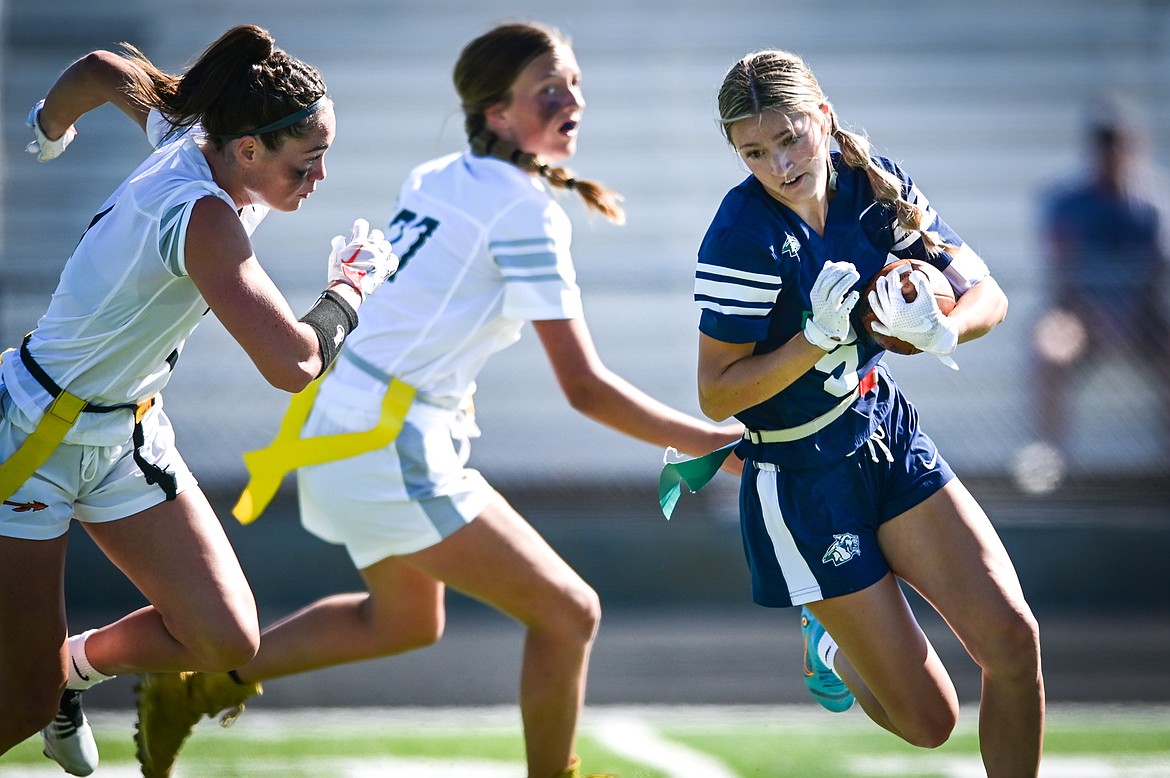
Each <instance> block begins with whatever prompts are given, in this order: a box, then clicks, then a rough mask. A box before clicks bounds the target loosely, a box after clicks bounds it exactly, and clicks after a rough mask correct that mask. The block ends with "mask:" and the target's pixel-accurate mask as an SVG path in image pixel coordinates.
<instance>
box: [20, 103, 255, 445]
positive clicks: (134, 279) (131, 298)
mask: <svg viewBox="0 0 1170 778" xmlns="http://www.w3.org/2000/svg"><path fill="white" fill-rule="evenodd" d="M166 128H167V125H166V124H165V123H164V122H162V121H161V117H159V116H158V115H157V113H152V115H151V118H150V122H149V124H148V137H149V138H150V140H151V142H152V143H153V144H159V143H161V144H162V145H161V146H160V147H159V148H158V149H157V150H156V151H155V152H154V153H153V154H152V155H151V156H150V157H148V158H147V159H146V160H145V161H144V162H143V163H142V164H141V165H140V166H139V167H138V169H137V170H135V171H134V173H133V174H132V175H131V176H130V177H129V178H127V179H126V180H125V181H124V182H123V183H122V185H121V186H119V187H118V189H117V190H116V191H115V192H114V193H113V194H112V195H111V196H110V198H109V199H108V200H107V201H106V202H105V204H103V206H102V207H101V209H100V210H99V212H98V214H97V215H96V216H94V218H93V220H92V221H91V222H90V225H89V227H88V228H87V229H86V231H85V234H84V235H83V236H82V238H81V240H80V241H79V242H78V244H77V247H76V248H75V249H74V251H73V254H72V256H70V257H69V261H68V262H67V263H66V264H65V269H64V270H63V271H62V274H61V279H60V281H59V283H58V286H57V289H56V291H55V292H54V293H53V298H52V300H51V301H50V303H49V308H48V310H47V311H46V313H45V315H44V316H42V317H41V319H40V321H39V322H37V328H36V331H35V332H34V333H33V335H32V338H31V340H30V341H29V350H30V351H31V353H32V354H33V356H34V358H35V359H36V361H37V363H38V364H39V365H40V366H41V368H42V369H44V371H45V372H46V373H47V374H48V375H49V376H50V377H51V378H52V379H53V381H54V382H56V384H57V385H58V386H60V387H62V388H65V389H67V390H68V391H69V392H71V393H72V394H74V395H76V396H78V397H81V398H82V399H85V400H88V401H90V402H93V403H96V404H98V405H117V404H120V403H126V402H135V401H137V400H140V399H142V398H145V397H149V396H150V395H153V394H156V393H158V392H159V390H161V389H162V388H163V386H165V385H166V383H167V381H168V379H169V378H170V372H171V364H169V363H168V357H170V356H171V355H172V354H177V352H179V351H180V350H181V349H182V347H183V344H184V342H185V341H186V339H187V337H188V336H189V335H190V334H191V331H192V330H194V329H195V326H196V325H197V324H198V323H199V321H200V319H201V318H202V316H203V315H204V314H205V313H206V312H207V303H206V302H204V300H203V297H202V295H200V293H199V290H198V289H197V288H196V287H195V284H194V282H193V281H192V280H191V279H190V277H189V276H188V275H187V268H186V257H185V256H184V248H185V244H186V236H187V225H188V222H189V220H190V217H191V210H192V208H193V206H194V204H195V202H196V201H197V200H199V199H201V198H203V197H207V196H213V197H219V198H220V199H222V200H223V201H224V202H226V203H228V204H229V205H231V206H232V208H233V209H235V207H236V206H235V203H234V202H233V201H232V199H231V197H230V196H229V195H228V193H227V192H225V191H224V190H223V189H222V188H220V187H219V185H218V184H216V183H215V181H214V179H213V178H212V174H211V168H210V167H209V166H208V164H207V161H206V159H204V157H203V154H202V152H201V151H200V149H199V146H198V145H197V143H196V140H195V137H196V136H197V134H198V128H196V131H195V132H187V133H184V134H180V135H179V136H178V137H176V138H173V139H170V140H168V139H167V138H166V137H165V136H164V131H165V129H166ZM267 212H268V208H266V207H262V206H261V207H250V208H247V209H245V210H244V211H243V212H241V214H240V219H241V222H242V223H243V225H244V228H245V229H246V230H247V232H248V234H249V235H250V234H251V233H252V231H253V230H254V229H255V228H256V226H257V225H258V224H259V223H260V221H261V220H262V219H263V218H264V216H265V215H267ZM172 361H173V360H172ZM0 377H2V380H3V383H4V387H5V388H6V389H7V390H8V392H9V394H10V395H11V397H12V400H13V401H14V402H15V405H16V409H17V410H18V411H19V413H18V414H15V415H14V416H13V418H12V421H13V423H15V424H17V425H18V426H21V427H24V428H26V431H29V432H31V431H32V429H33V428H34V427H35V425H36V423H37V421H39V419H40V416H41V413H42V410H43V409H44V408H45V407H47V405H48V402H49V397H48V394H47V393H46V392H45V391H44V389H42V388H41V386H40V385H39V384H38V383H37V381H36V379H35V378H33V377H32V376H31V375H30V374H29V373H28V371H27V370H26V369H25V367H24V365H23V363H22V361H21V359H20V357H19V356H18V355H17V354H15V353H14V354H10V355H9V356H7V357H6V358H5V359H4V361H3V363H0ZM21 416H23V417H24V418H23V419H22V418H21ZM130 416H131V415H130V414H125V413H104V414H99V413H86V414H82V416H81V417H80V418H79V419H78V421H77V424H76V425H75V426H74V428H73V429H72V430H71V431H70V432H69V434H68V435H67V436H66V438H65V440H66V442H68V443H84V444H88V445H117V444H118V443H122V442H124V441H125V440H126V439H127V438H128V437H129V435H130V432H131V427H132V421H133V420H132V419H131V418H130Z"/></svg>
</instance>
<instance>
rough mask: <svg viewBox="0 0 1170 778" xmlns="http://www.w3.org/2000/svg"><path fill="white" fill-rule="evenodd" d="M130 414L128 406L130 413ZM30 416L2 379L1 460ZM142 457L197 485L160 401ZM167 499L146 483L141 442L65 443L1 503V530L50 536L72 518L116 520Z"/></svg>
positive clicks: (147, 426) (183, 483)
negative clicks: (17, 406) (137, 457)
mask: <svg viewBox="0 0 1170 778" xmlns="http://www.w3.org/2000/svg"><path fill="white" fill-rule="evenodd" d="M127 413H129V411H127ZM22 417H23V415H22V414H20V413H19V412H16V411H14V408H13V405H12V400H11V398H10V397H9V396H8V393H7V392H6V391H5V390H4V385H3V384H2V383H0V460H3V459H7V458H8V457H10V456H12V454H13V452H15V451H16V449H17V448H19V447H20V444H21V443H23V442H24V441H25V439H26V438H27V437H28V434H29V433H28V431H27V430H25V429H22V428H21V427H20V426H17V425H16V424H14V423H13V419H14V418H22ZM142 431H143V437H144V443H143V446H142V450H141V453H142V457H143V458H144V459H145V460H146V461H147V462H150V463H153V464H157V465H159V466H160V467H162V468H163V469H164V470H168V471H170V472H171V473H174V475H175V481H176V484H177V487H178V488H177V492H178V493H182V492H183V491H185V490H187V489H190V488H192V487H194V486H196V485H197V482H196V480H195V476H193V475H191V471H190V470H188V469H187V464H186V463H185V462H184V461H183V457H182V456H180V455H179V451H178V449H176V448H175V433H174V430H173V429H172V428H171V422H170V419H168V418H167V415H166V414H165V413H163V411H162V405H161V403H160V404H158V405H156V406H155V407H154V408H153V409H151V411H150V412H149V413H147V414H146V416H145V417H144V418H143V420H142ZM165 500H166V494H165V493H164V492H163V490H162V489H161V488H160V487H158V486H156V485H153V484H148V483H147V482H146V477H145V476H144V475H143V474H142V470H141V469H140V468H139V467H138V465H137V464H136V463H135V462H134V444H133V443H132V442H131V441H130V440H127V441H126V442H125V443H123V444H121V445H116V446H89V445H82V444H72V443H62V444H61V445H59V446H58V447H57V449H56V450H55V451H54V452H53V453H52V455H51V456H50V457H49V459H48V461H47V462H45V464H43V465H41V467H40V469H38V470H37V472H36V473H34V474H33V476H32V477H31V478H29V479H28V480H27V481H25V482H24V484H22V485H21V486H20V488H18V489H17V490H16V493H15V494H13V495H12V496H11V497H9V498H8V499H7V500H6V501H5V502H4V504H3V505H0V535H2V536H4V537H10V538H23V539H26V540H51V539H52V538H56V537H60V536H61V535H64V534H65V533H66V532H67V531H68V530H69V521H70V519H73V518H76V519H77V520H78V521H83V522H87V523H101V522H106V521H115V520H117V519H124V518H126V517H127V516H132V515H134V514H135V513H139V512H141V511H144V510H146V509H147V508H152V507H154V506H155V505H158V504H159V503H161V502H164V501H165Z"/></svg>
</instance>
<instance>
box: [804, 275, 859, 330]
mask: <svg viewBox="0 0 1170 778" xmlns="http://www.w3.org/2000/svg"><path fill="white" fill-rule="evenodd" d="M860 279H861V275H860V274H859V273H858V272H857V268H855V267H854V266H853V263H852V262H826V263H825V266H824V267H822V268H821V272H820V273H819V274H818V275H817V280H816V281H814V282H813V286H812V290H811V291H810V292H809V305H811V306H812V316H810V317H809V319H808V321H806V322H805V323H804V336H805V337H806V338H808V342H809V343H811V344H813V345H814V346H816V347H817V348H819V349H824V350H825V351H832V350H833V349H835V348H837V346H839V345H841V344H842V343H844V342H845V340H846V339H847V338H848V337H849V314H850V312H851V311H852V310H853V306H854V305H857V299H858V297H860V294H859V293H858V292H857V291H856V290H854V291H852V292H850V291H849V288H850V287H851V286H853V285H854V284H856V283H857V282H858V281H859V280H860Z"/></svg>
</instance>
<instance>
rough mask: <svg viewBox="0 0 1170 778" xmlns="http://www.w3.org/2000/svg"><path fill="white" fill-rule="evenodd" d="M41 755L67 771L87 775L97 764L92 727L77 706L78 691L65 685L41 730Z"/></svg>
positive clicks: (72, 773) (79, 698)
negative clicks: (53, 713)
mask: <svg viewBox="0 0 1170 778" xmlns="http://www.w3.org/2000/svg"><path fill="white" fill-rule="evenodd" d="M41 738H42V739H43V740H44V743H45V749H44V754H45V756H47V757H49V758H50V759H52V760H53V761H54V762H56V763H57V764H59V765H61V768H62V769H63V770H64V771H65V772H67V773H69V774H70V775H89V774H90V773H92V772H93V771H94V770H96V769H97V766H98V748H97V743H96V742H95V741H94V739H93V730H92V729H91V728H90V726H89V721H88V720H87V719H86V718H85V713H84V712H83V711H82V710H81V692H79V691H74V690H72V689H66V690H65V693H64V694H62V695H61V707H60V708H59V709H58V710H57V715H56V716H54V717H53V721H52V722H51V723H50V724H49V726H47V727H45V728H44V729H42V730H41Z"/></svg>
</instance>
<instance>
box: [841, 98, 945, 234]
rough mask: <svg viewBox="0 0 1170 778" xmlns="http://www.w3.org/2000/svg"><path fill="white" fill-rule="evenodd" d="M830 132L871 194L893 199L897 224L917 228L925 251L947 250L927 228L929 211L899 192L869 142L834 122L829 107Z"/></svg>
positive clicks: (913, 230)
mask: <svg viewBox="0 0 1170 778" xmlns="http://www.w3.org/2000/svg"><path fill="white" fill-rule="evenodd" d="M829 132H830V134H832V136H833V140H835V141H837V146H838V148H840V149H841V157H842V158H843V159H844V160H845V164H847V165H848V166H849V167H851V168H858V169H860V170H864V171H865V176H866V178H868V179H869V184H870V186H871V187H873V194H874V197H876V198H877V199H878V200H879V201H881V202H886V203H893V204H894V207H895V212H896V215H897V219H898V225H899V226H900V227H902V228H903V229H906V230H910V231H911V232H917V233H919V234H921V235H922V242H923V243H924V244H925V245H926V249H927V251H929V252H930V253H932V254H938V253H940V252H945V251H948V250H949V248H950V247H949V246H947V244H945V243H943V241H942V240H941V239H940V238H939V236H938V234H937V233H934V232H930V231H929V230H927V229H926V228H927V227H928V226H930V225H928V224H925V223H924V222H926V219H927V218H928V214H927V212H926V209H925V208H922V207H921V206H919V205H915V204H914V203H912V202H910V201H909V200H907V199H906V198H904V197H903V196H902V182H901V181H899V180H898V178H897V177H896V176H894V175H893V174H892V173H890V171H888V170H886V169H885V168H883V167H881V166H880V165H878V164H877V163H876V162H874V160H873V156H872V155H871V154H870V148H871V147H870V143H869V141H868V140H867V139H866V138H865V137H864V136H862V135H859V134H857V133H855V132H850V131H849V130H846V129H844V128H842V127H841V126H840V124H839V123H838V122H837V112H836V111H835V110H832V108H830V110H829Z"/></svg>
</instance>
